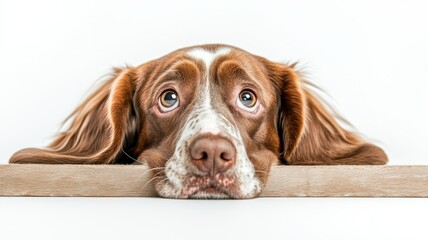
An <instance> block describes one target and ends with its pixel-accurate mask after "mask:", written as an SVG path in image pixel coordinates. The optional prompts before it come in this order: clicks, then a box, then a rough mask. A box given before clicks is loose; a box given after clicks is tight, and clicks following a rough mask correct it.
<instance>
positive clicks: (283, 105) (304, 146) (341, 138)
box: [267, 62, 388, 165]
mask: <svg viewBox="0 0 428 240" xmlns="http://www.w3.org/2000/svg"><path fill="white" fill-rule="evenodd" d="M267 66H268V71H269V74H270V78H271V79H272V81H274V86H275V87H276V88H277V92H278V94H279V96H280V104H279V113H278V118H279V119H278V131H279V135H280V138H281V146H282V158H283V160H284V161H285V162H286V163H288V164H297V165H318V164H386V163H387V162H388V158H387V156H386V154H385V152H384V151H383V150H382V149H381V148H379V147H377V146H375V145H373V144H370V143H367V142H365V141H363V140H362V139H361V138H360V137H359V136H358V135H357V134H355V133H352V132H350V131H348V130H345V129H344V128H343V127H342V126H341V125H340V124H339V123H338V122H337V119H336V118H335V117H334V116H333V114H332V112H331V111H329V110H328V109H329V108H328V106H325V105H324V104H323V102H322V101H321V99H319V97H318V96H317V95H315V94H314V93H312V92H311V91H310V90H309V89H308V87H307V85H308V83H307V82H305V81H304V80H302V78H301V76H300V74H299V73H298V72H297V71H295V70H294V66H293V65H292V66H288V65H284V64H278V63H272V62H268V64H267ZM309 85H310V84H309Z"/></svg>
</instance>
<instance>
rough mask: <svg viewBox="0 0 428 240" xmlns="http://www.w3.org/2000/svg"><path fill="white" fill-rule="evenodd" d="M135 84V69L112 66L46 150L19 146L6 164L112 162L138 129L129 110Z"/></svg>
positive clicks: (134, 118)
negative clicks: (113, 69)
mask: <svg viewBox="0 0 428 240" xmlns="http://www.w3.org/2000/svg"><path fill="white" fill-rule="evenodd" d="M136 84H137V77H136V69H135V68H131V67H128V68H125V69H116V70H115V73H114V74H113V76H112V77H111V78H110V79H109V80H107V81H106V82H104V83H103V84H102V85H101V86H100V87H99V88H98V89H97V90H96V91H95V92H94V93H93V94H92V95H90V96H89V97H88V98H87V99H86V100H85V101H84V102H83V103H82V104H81V105H80V106H79V107H77V108H76V109H75V110H74V112H73V113H72V114H71V115H70V116H69V117H68V118H67V119H71V124H70V126H69V127H68V129H67V130H66V131H64V132H62V133H60V134H59V135H58V136H57V137H56V139H55V140H54V141H53V142H52V143H51V144H50V145H49V146H48V148H47V149H36V148H27V149H22V150H20V151H18V152H16V153H15V154H14V155H13V156H12V157H11V159H10V163H47V164H51V163H68V164H105V163H112V162H114V161H115V159H116V158H117V156H118V155H120V154H121V150H122V148H123V147H124V144H125V142H126V144H127V145H129V144H130V139H132V138H133V137H134V136H133V135H134V134H135V133H136V131H137V128H138V127H137V126H138V124H137V117H136V116H135V113H134V111H133V96H134V93H135V88H136Z"/></svg>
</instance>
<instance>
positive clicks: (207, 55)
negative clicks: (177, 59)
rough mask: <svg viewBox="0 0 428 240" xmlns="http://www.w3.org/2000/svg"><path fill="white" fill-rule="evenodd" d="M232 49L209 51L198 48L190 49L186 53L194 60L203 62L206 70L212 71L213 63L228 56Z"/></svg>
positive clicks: (221, 48)
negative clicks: (223, 56) (221, 57)
mask: <svg viewBox="0 0 428 240" xmlns="http://www.w3.org/2000/svg"><path fill="white" fill-rule="evenodd" d="M231 50H232V49H231V48H230V47H219V48H217V49H214V50H208V49H205V48H202V47H197V48H193V49H190V50H189V51H187V52H186V54H187V55H188V56H190V57H192V58H194V59H197V60H201V61H202V62H203V63H204V65H205V69H210V65H211V63H212V62H213V61H214V60H215V59H216V58H218V57H220V56H222V55H226V54H228V53H230V52H231Z"/></svg>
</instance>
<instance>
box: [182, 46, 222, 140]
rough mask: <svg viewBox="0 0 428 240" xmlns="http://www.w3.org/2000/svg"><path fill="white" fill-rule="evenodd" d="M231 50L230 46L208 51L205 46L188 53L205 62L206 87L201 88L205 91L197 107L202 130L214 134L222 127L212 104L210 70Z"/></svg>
mask: <svg viewBox="0 0 428 240" xmlns="http://www.w3.org/2000/svg"><path fill="white" fill-rule="evenodd" d="M229 52H230V48H220V49H217V50H216V51H208V50H206V49H203V48H195V49H192V50H190V51H188V52H187V55H188V56H190V57H192V58H195V59H198V60H201V61H202V62H203V63H204V64H205V77H206V82H205V84H204V86H205V87H204V88H203V89H201V91H203V92H202V93H201V94H199V96H200V97H201V100H202V101H201V102H200V104H199V105H198V106H197V107H196V108H197V109H198V112H199V114H200V115H201V116H200V117H199V120H200V123H199V124H198V125H199V126H201V131H202V132H210V133H213V134H218V133H220V128H219V126H218V122H219V117H218V113H217V112H216V111H215V110H214V109H213V108H212V105H211V94H210V87H209V85H210V84H209V83H210V79H209V75H210V74H209V70H210V66H211V64H212V62H213V61H214V60H215V59H216V58H218V57H219V56H222V55H225V54H228V53H229Z"/></svg>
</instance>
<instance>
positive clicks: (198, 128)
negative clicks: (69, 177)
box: [10, 45, 388, 198]
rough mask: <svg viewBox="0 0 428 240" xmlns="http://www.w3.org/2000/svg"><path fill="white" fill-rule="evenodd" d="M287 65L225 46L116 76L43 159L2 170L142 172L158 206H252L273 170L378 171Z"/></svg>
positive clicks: (378, 153) (369, 148) (380, 160)
mask: <svg viewBox="0 0 428 240" xmlns="http://www.w3.org/2000/svg"><path fill="white" fill-rule="evenodd" d="M308 84H309V83H308V82H306V81H304V80H303V79H302V77H301V74H299V72H297V71H296V70H295V69H294V66H293V65H285V64H280V63H275V62H271V61H269V60H267V59H265V58H262V57H259V56H256V55H253V54H251V53H248V52H246V51H243V50H241V49H238V48H235V47H232V46H227V45H202V46H194V47H189V48H183V49H179V50H177V51H174V52H172V53H170V54H168V55H166V56H164V57H161V58H159V59H156V60H153V61H150V62H147V63H144V64H142V65H140V66H138V67H126V68H124V69H116V70H115V72H114V74H113V76H112V77H111V78H110V79H109V80H107V81H106V82H104V83H103V84H102V85H101V86H100V87H99V88H98V89H97V90H96V91H95V92H94V93H93V94H92V95H90V96H89V97H88V98H87V99H86V100H85V101H84V102H83V103H82V104H81V105H80V106H79V107H78V108H77V109H76V110H74V112H73V113H72V114H71V115H70V116H69V117H68V118H67V119H69V120H70V126H69V127H68V128H67V130H66V131H64V132H62V133H60V134H59V135H58V136H57V137H56V139H55V140H54V141H53V142H52V143H51V144H50V145H49V147H48V148H47V149H23V150H21V151H18V152H17V153H15V154H14V155H13V156H12V157H11V159H10V162H11V163H68V164H70V163H71V164H109V163H146V164H147V165H148V166H149V167H150V169H151V170H152V171H153V174H154V175H153V176H154V184H155V188H156V190H157V192H158V194H159V195H160V196H163V197H171V198H198V197H203V198H225V197H231V198H251V197H255V196H257V195H258V194H259V193H260V192H261V191H262V190H263V187H264V185H265V183H266V181H267V178H268V174H269V170H270V168H271V167H272V166H273V165H278V164H281V163H282V164H292V165H316V164H385V163H386V162H387V161H388V160H387V156H386V155H385V153H384V151H383V150H382V149H380V148H379V147H377V146H374V145H372V144H370V143H367V142H365V141H363V140H362V139H361V138H360V137H359V136H357V135H356V134H354V133H352V132H350V131H348V130H345V129H344V128H343V127H341V126H340V125H339V123H338V122H337V119H335V117H334V116H333V115H332V114H331V112H330V111H329V110H328V109H329V108H327V107H325V106H324V105H323V104H322V102H321V101H320V99H318V97H316V96H317V95H315V94H314V93H312V92H311V91H310V90H309V89H308Z"/></svg>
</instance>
